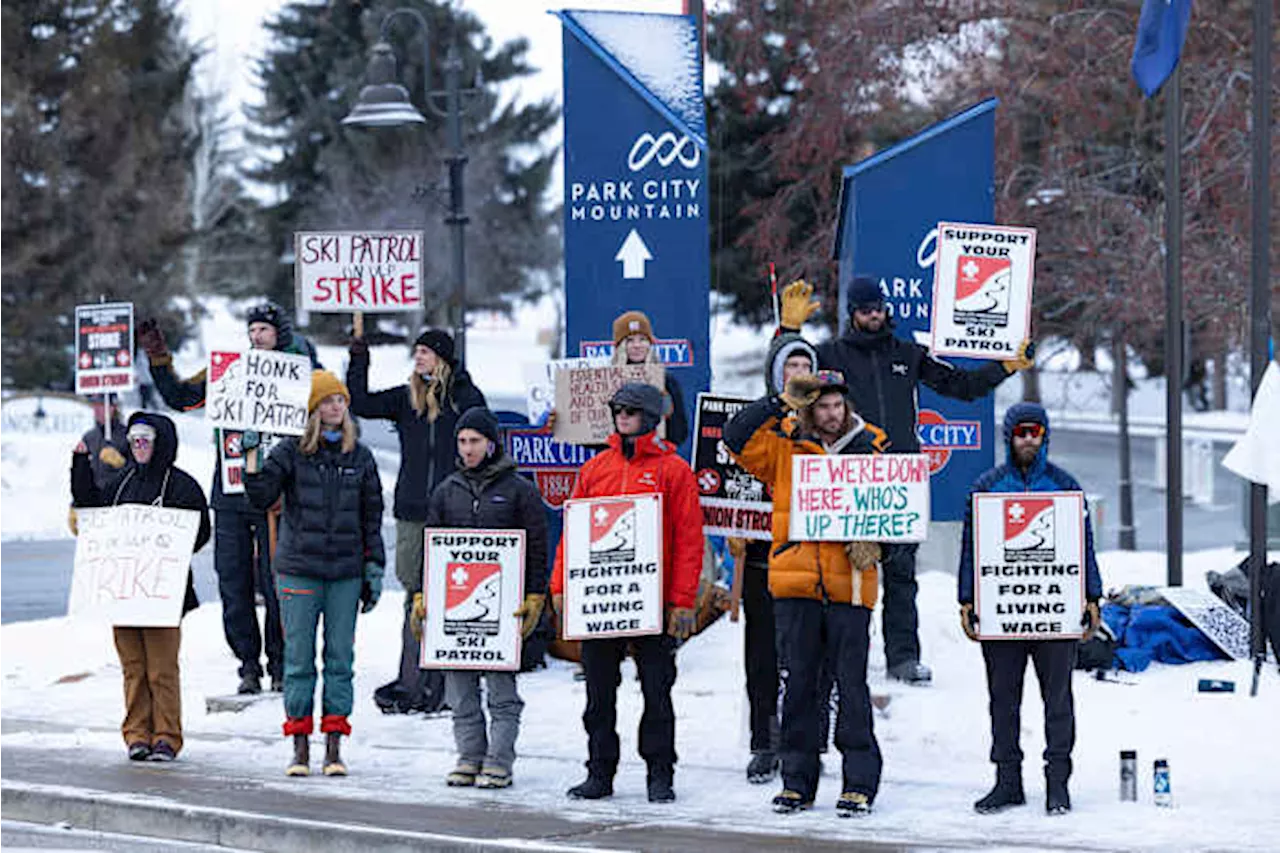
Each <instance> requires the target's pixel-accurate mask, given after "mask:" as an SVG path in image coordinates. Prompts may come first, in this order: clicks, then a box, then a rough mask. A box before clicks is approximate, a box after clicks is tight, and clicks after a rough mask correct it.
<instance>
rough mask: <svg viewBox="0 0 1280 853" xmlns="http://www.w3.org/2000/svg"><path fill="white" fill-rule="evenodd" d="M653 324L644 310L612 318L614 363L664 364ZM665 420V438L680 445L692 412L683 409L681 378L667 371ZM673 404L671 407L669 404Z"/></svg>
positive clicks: (664, 382)
mask: <svg viewBox="0 0 1280 853" xmlns="http://www.w3.org/2000/svg"><path fill="white" fill-rule="evenodd" d="M653 340H654V338H653V325H652V324H651V323H650V322H649V318H648V316H647V315H645V313H644V312H643V311H627V312H624V313H622V314H620V315H618V318H617V319H615V320H614V321H613V363H614V364H645V363H646V362H648V363H650V364H661V363H662V362H661V360H660V359H659V358H658V351H657V349H655V348H654V346H653ZM663 386H664V387H663V391H664V392H665V393H666V400H665V401H664V409H665V411H664V414H663V420H664V422H665V424H666V440H667V441H669V442H671V443H672V444H674V445H676V446H677V447H679V446H680V445H682V444H684V441H685V439H686V438H688V437H689V416H688V415H687V414H685V410H684V393H683V392H682V391H681V390H680V382H679V381H678V380H677V379H676V378H675V377H674V376H672V375H671V371H670V370H668V371H666V372H665V375H664V377H663ZM666 407H670V408H666Z"/></svg>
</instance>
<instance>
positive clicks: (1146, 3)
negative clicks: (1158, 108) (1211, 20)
mask: <svg viewBox="0 0 1280 853" xmlns="http://www.w3.org/2000/svg"><path fill="white" fill-rule="evenodd" d="M1190 22H1191V0H1142V13H1141V14H1140V15H1139V16H1138V40H1137V41H1136V42H1134V45H1133V59H1132V60H1131V61H1130V63H1129V67H1130V68H1131V69H1132V70H1133V79H1134V80H1135V81H1136V82H1137V84H1138V88H1139V89H1141V90H1142V93H1143V94H1144V95H1146V96H1147V97H1148V98H1150V97H1151V96H1152V95H1154V94H1155V93H1156V92H1158V91H1160V87H1161V86H1163V85H1164V81H1165V80H1168V79H1169V75H1170V74H1172V73H1173V69H1174V68H1177V67H1178V59H1179V58H1181V56H1182V43H1183V42H1184V41H1186V39H1187V24H1188V23H1190Z"/></svg>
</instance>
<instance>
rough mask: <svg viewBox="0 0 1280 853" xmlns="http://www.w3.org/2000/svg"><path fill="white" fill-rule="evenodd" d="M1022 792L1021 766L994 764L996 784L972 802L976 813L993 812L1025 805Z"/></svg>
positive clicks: (1024, 796) (1025, 798)
mask: <svg viewBox="0 0 1280 853" xmlns="http://www.w3.org/2000/svg"><path fill="white" fill-rule="evenodd" d="M1026 802H1027V797H1026V795H1025V794H1024V793H1023V792H1022V767H1021V766H1020V765H1017V764H999V765H996V784H995V787H994V788H992V789H991V790H990V791H989V792H988V793H987V795H986V796H985V797H983V798H982V799H980V800H978V801H977V802H976V803H974V804H973V809H974V811H976V812H977V813H978V814H995V813H996V812H998V811H1003V810H1004V809H1007V808H1009V807H1010V806H1021V805H1026Z"/></svg>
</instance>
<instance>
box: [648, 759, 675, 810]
mask: <svg viewBox="0 0 1280 853" xmlns="http://www.w3.org/2000/svg"><path fill="white" fill-rule="evenodd" d="M672 777H673V774H672V771H671V768H669V767H662V768H658V769H656V770H650V771H649V773H648V778H647V780H646V782H647V784H646V787H648V789H649V802H651V803H674V802H675V801H676V792H675V789H674V788H673V787H671V780H672Z"/></svg>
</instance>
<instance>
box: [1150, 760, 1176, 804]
mask: <svg viewBox="0 0 1280 853" xmlns="http://www.w3.org/2000/svg"><path fill="white" fill-rule="evenodd" d="M1152 781H1153V784H1154V786H1155V787H1154V791H1155V800H1156V805H1157V806H1164V807H1166V808H1168V807H1169V806H1172V805H1173V787H1172V785H1171V784H1170V782H1169V762H1168V761H1166V760H1165V759H1163V758H1157V759H1156V763H1155V772H1154V773H1153V774H1152Z"/></svg>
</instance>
